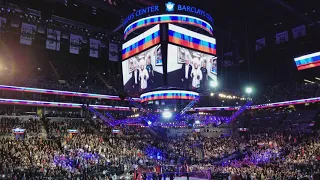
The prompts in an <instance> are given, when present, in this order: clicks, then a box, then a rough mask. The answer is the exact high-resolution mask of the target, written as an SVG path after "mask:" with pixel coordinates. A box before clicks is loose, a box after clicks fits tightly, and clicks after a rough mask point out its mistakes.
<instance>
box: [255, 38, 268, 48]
mask: <svg viewBox="0 0 320 180" xmlns="http://www.w3.org/2000/svg"><path fill="white" fill-rule="evenodd" d="M265 46H266V38H261V39H257V40H256V51H259V50H260V49H262V48H264V47H265Z"/></svg>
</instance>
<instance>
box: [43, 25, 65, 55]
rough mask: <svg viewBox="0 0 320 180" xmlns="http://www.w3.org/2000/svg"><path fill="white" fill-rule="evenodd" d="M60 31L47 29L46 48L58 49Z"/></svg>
mask: <svg viewBox="0 0 320 180" xmlns="http://www.w3.org/2000/svg"><path fill="white" fill-rule="evenodd" d="M60 40H61V31H57V30H54V29H47V42H46V48H47V49H51V50H55V51H60Z"/></svg>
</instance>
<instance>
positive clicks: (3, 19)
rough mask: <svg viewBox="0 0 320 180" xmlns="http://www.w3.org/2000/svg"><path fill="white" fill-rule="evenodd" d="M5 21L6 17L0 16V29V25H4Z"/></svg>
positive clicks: (0, 26)
mask: <svg viewBox="0 0 320 180" xmlns="http://www.w3.org/2000/svg"><path fill="white" fill-rule="evenodd" d="M6 23H7V19H6V18H3V17H0V31H2V30H3V28H2V26H4V25H5V24H6Z"/></svg>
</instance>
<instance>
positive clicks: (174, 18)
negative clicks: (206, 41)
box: [124, 14, 213, 39]
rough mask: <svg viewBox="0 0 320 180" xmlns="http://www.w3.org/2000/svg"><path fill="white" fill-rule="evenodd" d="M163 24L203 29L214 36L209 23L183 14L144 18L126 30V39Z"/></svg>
mask: <svg viewBox="0 0 320 180" xmlns="http://www.w3.org/2000/svg"><path fill="white" fill-rule="evenodd" d="M163 23H178V24H188V25H192V26H196V27H199V28H202V29H204V30H205V31H207V32H209V33H210V34H211V35H213V28H212V26H211V25H210V24H209V23H208V22H206V21H204V20H202V19H199V18H196V17H193V16H188V15H181V14H162V15H155V16H150V17H146V18H142V19H139V20H137V21H135V22H133V23H131V24H130V25H128V26H127V27H126V28H125V30H124V39H126V38H127V36H128V35H129V34H130V33H132V32H133V31H135V30H137V29H140V28H143V27H146V26H150V25H153V24H163Z"/></svg>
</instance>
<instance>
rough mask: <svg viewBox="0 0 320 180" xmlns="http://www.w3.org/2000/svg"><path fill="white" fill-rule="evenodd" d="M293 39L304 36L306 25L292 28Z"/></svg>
mask: <svg viewBox="0 0 320 180" xmlns="http://www.w3.org/2000/svg"><path fill="white" fill-rule="evenodd" d="M292 34H293V39H297V38H299V37H302V36H306V34H307V32H306V26H305V25H302V26H299V27H296V28H293V29H292Z"/></svg>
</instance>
